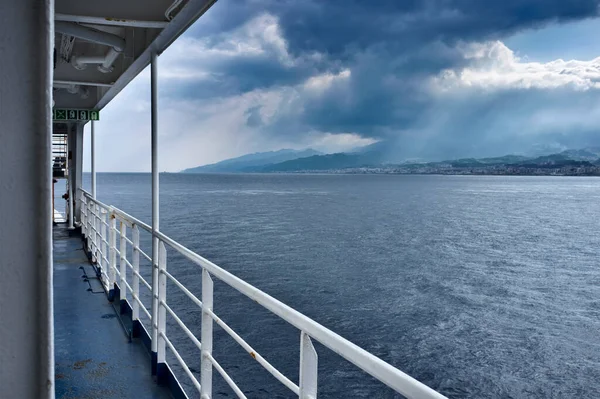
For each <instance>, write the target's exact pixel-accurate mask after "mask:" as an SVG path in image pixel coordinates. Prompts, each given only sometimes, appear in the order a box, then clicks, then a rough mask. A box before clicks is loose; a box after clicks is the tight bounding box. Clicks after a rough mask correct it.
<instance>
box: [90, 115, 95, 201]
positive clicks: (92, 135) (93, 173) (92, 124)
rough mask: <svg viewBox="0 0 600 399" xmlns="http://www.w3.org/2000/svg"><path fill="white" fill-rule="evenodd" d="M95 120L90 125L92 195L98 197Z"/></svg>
mask: <svg viewBox="0 0 600 399" xmlns="http://www.w3.org/2000/svg"><path fill="white" fill-rule="evenodd" d="M95 126H96V125H95V123H94V121H92V122H91V127H90V161H91V163H92V165H91V168H92V197H93V198H96V131H95V130H96V129H95Z"/></svg>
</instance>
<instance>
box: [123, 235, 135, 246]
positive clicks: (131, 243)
mask: <svg viewBox="0 0 600 399" xmlns="http://www.w3.org/2000/svg"><path fill="white" fill-rule="evenodd" d="M123 238H124V239H125V241H127V242H128V243H129V244H130V245H132V246H133V241H131V240H130V239H129V238H127V236H125V237H123Z"/></svg>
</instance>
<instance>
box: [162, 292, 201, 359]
mask: <svg viewBox="0 0 600 399" xmlns="http://www.w3.org/2000/svg"><path fill="white" fill-rule="evenodd" d="M160 304H161V305H163V306H164V307H165V309H166V310H167V312H169V313H170V314H171V316H172V317H173V318H174V319H175V321H176V322H177V324H179V327H181V329H182V330H183V332H185V334H186V335H187V336H188V337H189V338H190V339H191V340H192V341H193V342H194V344H195V345H196V347H197V348H198V349H199V350H202V344H201V343H200V341H198V338H196V337H195V336H194V334H193V333H192V332H191V331H190V329H189V328H187V327H186V325H185V323H184V322H183V321H181V319H180V318H179V317H178V316H177V315H176V314H175V312H174V311H173V309H171V307H170V306H169V305H167V304H166V303H165V301H160Z"/></svg>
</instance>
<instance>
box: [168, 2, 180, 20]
mask: <svg viewBox="0 0 600 399" xmlns="http://www.w3.org/2000/svg"><path fill="white" fill-rule="evenodd" d="M182 2H183V0H175V1H173V4H171V5H170V6H169V8H167V10H166V11H165V18H167V19H168V20H169V21H170V20H172V19H173V17H172V16H171V14H172V13H173V11H175V9H176V8H177V7H179V5H180V4H181V3H182Z"/></svg>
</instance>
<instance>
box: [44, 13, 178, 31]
mask: <svg viewBox="0 0 600 399" xmlns="http://www.w3.org/2000/svg"><path fill="white" fill-rule="evenodd" d="M54 20H55V21H60V22H78V23H81V24H92V25H111V26H127V27H130V28H149V29H163V28H164V27H165V26H167V25H168V24H169V23H168V22H166V21H137V20H132V19H122V18H108V17H88V16H85V15H69V14H60V13H55V14H54Z"/></svg>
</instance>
